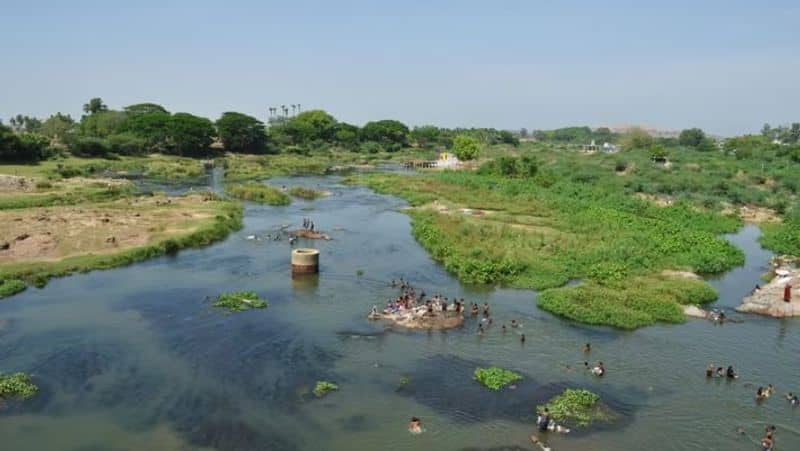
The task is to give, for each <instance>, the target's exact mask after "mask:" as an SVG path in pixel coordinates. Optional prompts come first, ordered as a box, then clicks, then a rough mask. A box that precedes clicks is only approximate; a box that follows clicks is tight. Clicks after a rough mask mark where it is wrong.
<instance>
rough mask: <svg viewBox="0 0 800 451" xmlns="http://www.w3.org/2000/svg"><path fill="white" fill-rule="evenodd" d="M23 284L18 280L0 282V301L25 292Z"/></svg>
mask: <svg viewBox="0 0 800 451" xmlns="http://www.w3.org/2000/svg"><path fill="white" fill-rule="evenodd" d="M25 288H26V285H25V282H23V281H21V280H18V279H10V280H0V299H3V298H7V297H9V296H13V295H15V294H17V293H20V292H22V291H25Z"/></svg>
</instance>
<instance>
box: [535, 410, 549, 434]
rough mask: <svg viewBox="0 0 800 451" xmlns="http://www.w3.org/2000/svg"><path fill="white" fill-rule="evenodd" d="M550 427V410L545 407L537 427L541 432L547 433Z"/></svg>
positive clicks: (538, 419)
mask: <svg viewBox="0 0 800 451" xmlns="http://www.w3.org/2000/svg"><path fill="white" fill-rule="evenodd" d="M548 425H550V410H548V409H547V408H546V407H545V409H544V412H542V414H541V415H539V418H537V419H536V427H538V428H539V431H541V432H547V426H548Z"/></svg>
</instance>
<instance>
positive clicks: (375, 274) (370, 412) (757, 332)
mask: <svg viewBox="0 0 800 451" xmlns="http://www.w3.org/2000/svg"><path fill="white" fill-rule="evenodd" d="M211 180H212V181H213V180H218V178H213V177H212V179H211ZM337 181H338V179H337V178H335V177H302V178H284V179H274V180H273V181H272V182H271V183H273V184H277V185H295V184H302V185H305V186H311V187H317V186H318V187H319V188H321V189H326V190H329V191H331V196H329V197H326V198H323V199H319V200H317V201H311V202H306V201H295V202H294V203H293V204H292V205H291V206H288V207H268V206H259V205H250V204H248V205H247V207H246V215H245V227H244V229H243V230H241V231H238V232H236V233H234V234H232V235H231V236H230V237H229V238H228V239H226V240H225V241H223V242H220V243H217V244H215V245H212V246H209V247H207V248H204V249H196V250H187V251H183V252H180V253H179V254H178V255H177V256H173V257H163V258H159V259H155V260H151V261H147V262H144V263H139V264H136V265H133V266H129V267H125V268H119V269H114V270H109V271H96V272H92V273H89V274H81V275H75V276H71V277H68V278H63V279H56V280H53V281H52V282H51V283H49V284H48V285H47V287H45V288H44V289H41V290H38V289H30V290H28V291H27V292H25V293H23V294H21V295H18V296H15V297H13V298H11V299H9V300H4V301H2V302H0V371H5V372H10V371H30V372H31V373H32V374H33V376H34V378H35V380H36V381H37V382H38V383H39V384H40V385H41V388H42V390H41V392H40V393H39V394H38V395H37V396H36V397H35V398H32V399H31V400H29V401H27V402H26V403H24V404H12V405H9V406H7V408H6V409H5V410H4V411H3V412H2V413H0V437H2V443H3V447H2V448H3V449H13V450H16V451H29V450H30V451H34V450H35V451H40V450H75V451H78V450H107V449H113V450H138V449H161V450H173V449H174V450H182V449H217V450H226V451H227V450H231V451H232V450H265V449H269V450H319V449H330V450H348V451H350V450H376V449H382V450H412V449H413V450H425V449H430V450H460V449H489V448H502V447H509V449H511V447H515V446H516V447H521V448H522V449H527V448H528V446H529V444H528V441H527V437H528V435H530V434H531V433H532V432H533V427H532V415H533V409H534V407H535V404H536V403H537V402H539V401H540V400H541V399H545V398H547V397H548V396H550V395H551V394H552V393H554V392H557V391H558V390H560V389H561V388H563V387H565V386H578V387H587V388H590V389H592V390H595V391H597V392H599V393H601V394H602V395H603V397H604V398H605V399H607V400H608V401H609V402H610V403H611V404H612V406H613V407H615V408H617V409H618V410H619V411H620V413H621V415H622V418H621V420H620V422H619V423H618V424H616V425H614V426H608V427H602V428H599V429H598V430H596V431H592V432H591V433H588V434H579V435H575V436H566V437H563V436H562V437H551V442H552V444H553V446H554V449H557V450H586V449H592V450H620V449H648V450H651V451H656V450H705V449H719V450H751V449H757V446H756V444H755V440H757V438H758V437H760V434H761V431H762V430H763V427H764V425H765V424H767V423H770V424H773V423H774V424H776V425H778V428H779V430H778V433H777V444H778V447H779V449H800V433H799V432H798V431H800V424H799V422H800V409H792V408H791V407H790V406H789V405H788V403H786V402H785V401H784V400H783V399H781V398H780V397H778V396H776V397H774V398H772V399H769V400H768V401H767V402H765V403H764V404H762V405H756V404H755V402H754V399H753V395H754V393H755V389H756V387H757V386H759V385H766V384H767V383H772V384H774V385H775V386H776V387H777V388H778V393H779V394H780V395H782V394H783V393H785V392H788V391H800V380H798V378H797V375H798V369H800V367H799V366H798V363H797V355H798V352H800V339H799V338H798V331H800V322H798V321H797V320H773V319H768V318H761V317H756V316H743V317H741V319H742V320H743V322H742V323H731V324H725V325H723V326H714V325H713V324H711V323H709V322H705V321H695V320H693V321H689V322H687V323H686V324H683V325H664V326H655V327H649V328H645V329H642V330H639V331H635V332H620V331H615V330H612V329H608V328H598V327H585V326H581V325H576V324H574V323H570V322H567V321H563V320H561V319H558V318H555V317H553V316H551V315H550V314H548V313H545V312H542V311H540V310H538V308H537V307H536V301H535V297H536V295H535V293H533V292H530V291H523V290H509V289H502V288H499V289H489V288H486V287H468V286H463V285H461V284H460V283H459V282H458V281H457V280H455V279H454V278H453V277H452V276H451V275H449V274H447V273H446V272H445V271H444V270H443V269H442V268H441V267H440V266H439V265H437V264H436V263H435V262H433V261H432V260H431V259H430V257H429V256H428V255H427V254H426V253H425V251H424V250H423V249H422V248H421V247H420V246H419V245H418V244H417V243H416V242H415V241H414V240H413V238H412V237H411V234H410V228H409V219H408V217H407V216H405V215H403V214H402V213H401V212H399V209H401V208H402V207H403V206H404V203H403V202H402V201H400V200H398V199H396V198H393V197H390V196H383V195H378V194H376V193H374V192H372V191H369V190H367V189H365V188H360V187H346V186H342V185H339V184H337ZM214 183H215V184H217V185H218V182H214ZM304 216H307V217H310V218H312V219H313V220H314V222H315V223H316V224H317V227H318V228H320V229H322V230H324V231H326V232H328V233H329V234H330V235H331V236H332V237H333V240H332V241H327V242H303V241H302V240H301V242H300V243H298V244H299V245H309V246H315V247H319V248H320V250H321V262H322V271H321V273H320V275H319V276H318V277H310V278H303V279H295V280H293V279H292V278H291V277H290V274H289V258H290V246H289V244H288V242H287V241H286V240H285V239H282V240H280V241H273V240H272V239H267V236H270V237H274V236H275V235H277V234H278V231H279V230H280V229H281V227H282V226H285V225H291V226H292V227H295V225H297V224H299V223H300V222H301V219H302V217H304ZM758 234H759V232H758V229H757V228H755V227H752V226H747V227H745V228H744V229H743V230H742V231H740V232H739V233H738V234H735V235H732V236H730V237H729V239H731V240H732V241H733V242H734V243H735V244H737V245H738V246H740V247H742V248H743V249H744V250H745V251H746V253H747V257H748V258H747V261H746V264H745V266H744V267H742V268H737V269H735V270H733V271H731V272H730V273H728V274H727V275H725V276H724V277H721V278H718V279H716V280H714V281H712V283H713V284H714V286H715V287H716V288H717V289H718V290H719V291H720V300H719V302H718V305H719V306H722V307H726V308H731V307H733V306H735V305H737V304H738V303H739V300H740V299H741V297H742V296H743V295H744V294H746V293H747V292H748V291H749V290H750V289H751V288H752V287H753V286H754V284H755V283H758V278H759V275H760V274H761V273H762V272H763V271H764V269H765V267H766V264H767V261H768V259H769V257H770V254H769V253H768V252H765V251H763V250H761V249H760V247H759V246H758V244H757V241H756V240H757V238H758ZM251 235H256V236H258V237H259V238H263V239H259V240H250V239H247V237H249V236H251ZM359 271H363V275H361V276H358V275H357V273H359ZM401 276H402V277H405V278H407V279H409V280H412V281H414V282H415V284H416V285H418V286H420V287H422V288H423V289H425V291H427V292H428V293H435V292H441V293H442V294H444V295H446V296H449V297H454V296H455V297H464V298H465V299H467V301H474V302H478V303H483V302H489V303H490V304H491V305H492V309H493V312H494V316H495V321H496V322H497V323H498V324H497V325H496V326H494V327H493V328H491V329H490V330H489V331H488V333H487V334H486V335H485V336H483V337H478V336H477V335H476V334H475V333H474V332H475V327H476V325H475V324H474V323H473V322H472V321H468V322H467V323H466V325H465V326H464V327H463V328H462V329H458V330H451V331H447V332H403V331H392V330H387V329H385V328H384V327H383V326H381V325H379V324H375V323H372V322H369V321H367V320H365V319H364V317H365V314H366V313H367V312H368V311H369V309H370V307H371V306H372V305H373V304H380V303H383V302H385V300H386V299H387V298H389V297H391V296H393V295H394V294H395V293H396V290H394V289H392V288H391V286H390V283H389V282H390V281H391V280H392V279H399V278H400V277H401ZM236 289H249V290H254V291H257V292H258V293H259V294H261V295H262V297H264V298H266V299H268V300H269V303H270V305H269V308H267V309H265V310H259V311H251V312H245V313H241V314H236V315H226V314H223V313H222V312H220V311H218V310H215V309H213V308H212V307H211V306H210V304H211V301H210V299H211V298H213V297H214V296H216V295H217V294H219V293H220V292H223V291H228V290H236ZM511 319H517V320H519V321H521V322H522V323H523V328H522V329H521V330H519V331H517V330H512V329H509V331H508V332H506V333H505V334H503V333H502V332H501V330H500V328H499V323H502V322H509V321H510V320H511ZM519 333H525V335H526V336H527V341H526V343H525V344H524V345H522V344H521V343H520V342H519V340H518V334H519ZM587 341H590V342H591V343H592V345H593V348H594V351H593V353H592V354H591V356H589V359H591V360H592V361H596V360H602V361H604V362H605V364H606V367H607V368H608V374H607V375H606V377H604V378H603V379H597V378H593V377H590V376H589V375H587V374H585V373H584V372H582V371H580V370H579V369H578V370H573V369H572V368H576V367H580V366H582V362H583V361H584V359H585V358H586V357H585V356H584V355H583V354H582V353H581V352H580V349H581V346H582V344H583V343H584V342H587ZM709 362H714V363H716V364H718V365H727V364H734V365H735V366H736V367H737V368H738V369H739V371H740V372H741V374H742V377H741V378H740V379H739V380H737V381H734V382H728V381H720V380H711V381H709V380H706V379H705V377H704V376H703V372H704V369H705V367H706V365H707V364H708V363H709ZM482 364H493V365H499V366H503V367H507V368H511V369H514V370H517V371H519V372H521V373H523V374H524V375H525V376H526V379H525V380H524V381H523V382H521V383H520V384H519V386H518V388H517V390H516V391H508V392H505V393H502V394H497V396H493V395H494V394H492V393H485V392H484V391H482V389H481V390H477V389H478V388H480V387H476V385H475V383H474V382H472V381H471V373H472V370H473V369H474V367H475V366H477V365H482ZM403 377H410V378H411V380H412V385H411V386H410V387H406V388H403V389H400V390H398V385H399V383H400V380H401V379H402V378H403ZM321 379H325V380H331V381H335V382H337V383H338V384H339V385H340V387H341V390H340V391H339V392H337V393H334V394H332V395H330V396H328V397H326V398H323V399H314V398H313V396H312V395H310V393H309V392H310V389H311V388H313V384H314V382H315V381H317V380H321ZM411 416H418V417H421V418H422V420H423V425H424V427H425V429H426V433H424V434H422V435H420V436H412V435H411V434H409V433H408V432H407V430H406V427H407V423H408V420H409V418H410V417H411ZM737 426H743V427H745V428H746V430H747V431H748V432H749V434H750V436H739V435H737V434H736V433H735V429H736V427H737Z"/></svg>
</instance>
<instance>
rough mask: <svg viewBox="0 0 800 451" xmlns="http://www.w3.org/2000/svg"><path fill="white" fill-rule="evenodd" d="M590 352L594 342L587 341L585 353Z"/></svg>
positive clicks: (584, 348) (584, 347) (584, 346)
mask: <svg viewBox="0 0 800 451" xmlns="http://www.w3.org/2000/svg"><path fill="white" fill-rule="evenodd" d="M590 352H592V344H591V343H586V344H585V345H583V353H584V354H588V353H590Z"/></svg>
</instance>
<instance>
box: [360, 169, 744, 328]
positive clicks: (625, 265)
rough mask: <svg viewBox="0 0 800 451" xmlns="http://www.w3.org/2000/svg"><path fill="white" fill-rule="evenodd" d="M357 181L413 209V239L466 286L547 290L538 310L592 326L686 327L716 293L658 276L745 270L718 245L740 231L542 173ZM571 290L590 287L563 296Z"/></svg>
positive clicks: (687, 206) (711, 217) (722, 221)
mask: <svg viewBox="0 0 800 451" xmlns="http://www.w3.org/2000/svg"><path fill="white" fill-rule="evenodd" d="M351 181H352V182H354V183H363V184H366V185H367V186H370V187H372V188H374V189H376V190H377V191H379V192H384V193H390V194H395V195H399V196H401V197H403V198H404V199H406V200H408V201H409V203H410V204H411V205H413V206H415V207H416V208H414V209H412V210H410V211H408V213H409V215H410V216H411V218H412V233H413V234H414V236H415V238H416V239H417V240H418V241H419V242H420V243H421V244H422V246H423V247H425V248H426V249H427V250H428V251H429V252H430V254H431V255H432V256H433V258H434V259H436V260H437V261H439V262H441V263H442V264H443V265H444V267H445V268H446V269H447V270H448V271H450V272H452V273H454V274H455V275H457V276H458V278H459V279H460V280H462V281H464V282H470V283H481V284H504V285H509V286H513V287H519V288H533V289H539V290H547V291H545V292H544V293H543V294H542V297H541V299H540V304H539V305H540V307H541V308H543V309H545V310H548V311H550V312H552V313H554V314H557V315H561V316H564V317H566V318H569V319H573V320H576V321H580V322H584V323H588V324H604V325H610V326H614V327H619V328H624V329H634V328H637V327H641V326H645V325H650V324H654V323H656V322H659V321H663V322H672V323H675V322H681V321H684V316H683V315H682V314H681V305H683V304H701V303H705V302H709V301H711V300H713V299H715V298H716V293H715V292H714V290H713V289H711V287H710V286H708V285H707V284H706V283H705V282H702V281H694V280H688V279H684V278H676V277H665V276H662V275H661V273H662V271H664V270H685V271H692V272H696V273H700V274H713V273H719V272H721V271H725V270H727V269H730V268H732V267H734V266H737V265H741V264H743V262H744V255H743V253H742V252H741V251H740V250H739V249H737V248H736V247H734V246H733V245H732V244H730V243H729V242H727V241H725V240H724V239H722V238H720V237H719V235H720V234H722V233H729V232H733V231H735V230H736V229H738V228H739V227H740V226H741V224H742V222H741V220H740V219H739V218H737V217H735V216H733V215H724V214H721V213H720V212H718V211H708V210H704V209H699V208H697V207H696V206H694V205H692V204H691V203H689V202H675V203H674V204H672V205H670V206H668V207H661V206H658V205H656V204H654V203H652V202H649V201H646V200H642V199H638V198H636V197H635V196H631V195H629V194H626V193H624V192H618V191H616V190H613V189H604V188H603V187H602V186H600V187H598V186H595V185H594V184H585V183H579V182H576V181H574V180H555V181H554V180H551V179H550V178H549V177H547V176H546V175H545V174H542V173H541V172H540V173H539V174H537V175H536V176H535V177H533V178H523V179H518V178H514V179H511V178H504V177H498V176H491V175H480V174H476V173H468V172H443V173H437V174H428V175H419V176H413V177H408V176H402V175H396V174H369V175H364V176H358V177H355V178H353V179H352V180H351ZM434 201H437V202H436V203H433V202H434ZM461 208H470V209H473V210H481V211H482V215H480V216H475V215H471V214H464V213H462V211H461V210H460V209H461ZM574 279H583V280H584V283H583V284H582V285H581V286H580V287H577V288H565V287H563V286H564V285H565V284H566V283H567V282H568V281H570V280H574Z"/></svg>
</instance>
